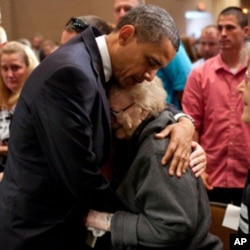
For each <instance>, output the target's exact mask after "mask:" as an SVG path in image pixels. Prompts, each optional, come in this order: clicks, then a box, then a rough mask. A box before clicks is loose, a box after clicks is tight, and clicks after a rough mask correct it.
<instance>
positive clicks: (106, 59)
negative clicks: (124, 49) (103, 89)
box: [95, 35, 112, 82]
mask: <svg viewBox="0 0 250 250" xmlns="http://www.w3.org/2000/svg"><path fill="white" fill-rule="evenodd" d="M95 40H96V43H97V47H98V48H99V51H100V54H101V58H102V64H103V70H104V76H105V81H106V82H108V81H109V80H110V78H111V76H112V67H111V61H110V56H109V52H108V47H107V43H106V39H105V35H102V36H98V37H96V38H95Z"/></svg>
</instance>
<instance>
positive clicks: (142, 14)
mask: <svg viewBox="0 0 250 250" xmlns="http://www.w3.org/2000/svg"><path fill="white" fill-rule="evenodd" d="M97 36H98V37H97ZM178 46H179V36H178V31H177V28H176V26H175V24H174V22H173V20H172V18H171V17H170V16H169V14H168V13H167V12H166V11H165V10H163V9H162V8H160V7H156V6H140V7H138V8H135V9H133V10H132V11H131V12H129V14H128V15H127V16H126V18H124V19H123V20H122V21H121V22H120V24H119V25H118V26H117V28H116V29H115V30H114V31H113V32H112V33H111V34H109V35H108V36H106V37H105V36H99V34H98V32H97V31H96V30H95V29H94V28H90V27H89V28H87V29H86V30H85V31H84V32H83V33H81V34H80V35H79V36H77V37H75V38H73V39H72V40H71V41H69V42H68V43H67V44H66V45H64V46H62V47H61V48H59V49H58V50H57V51H55V52H54V53H53V54H51V55H50V56H49V57H48V58H47V59H45V60H44V61H43V62H42V63H41V64H40V65H39V66H38V68H36V69H35V70H34V72H33V73H32V74H31V76H30V77H29V79H28V80H27V82H26V84H25V86H24V89H23V92H22V94H21V96H20V99H19V103H18V105H17V107H16V110H15V114H14V118H13V123H12V127H11V137H10V141H9V155H8V162H7V166H6V169H5V174H4V178H3V181H2V183H1V189H0V247H1V249H4V250H14V249H18V250H39V249H42V250H44V249H46V250H49V249H51V250H52V249H53V250H57V249H58V250H59V249H60V250H63V249H74V250H78V249H87V246H86V245H85V243H84V242H85V238H84V237H85V229H84V227H83V223H82V218H83V217H84V216H85V215H86V214H87V212H88V210H89V209H90V208H93V209H95V210H102V211H103V210H104V211H105V210H108V211H110V209H111V208H112V199H113V197H112V192H111V191H110V188H109V183H108V182H107V180H106V179H105V178H104V177H103V176H102V175H101V174H100V167H101V166H102V165H103V164H104V163H105V161H106V160H107V158H108V155H109V150H110V144H111V132H110V121H109V119H110V116H109V106H108V102H107V97H106V93H105V90H106V91H107V90H108V83H107V82H108V81H109V80H110V78H111V76H113V77H114V79H115V80H116V81H118V82H119V84H121V86H124V87H126V86H127V85H131V84H136V83H140V82H142V81H143V80H145V79H146V80H152V79H153V77H154V76H155V74H156V71H157V70H158V69H159V68H160V67H163V66H165V65H166V64H167V63H168V62H169V61H170V60H171V59H172V58H173V57H174V55H175V53H176V50H177V48H178ZM188 124H189V122H187V126H188ZM192 132H193V130H192V129H191V133H190V132H188V133H187V134H188V136H189V137H192V136H190V134H192ZM186 151H188V149H186Z"/></svg>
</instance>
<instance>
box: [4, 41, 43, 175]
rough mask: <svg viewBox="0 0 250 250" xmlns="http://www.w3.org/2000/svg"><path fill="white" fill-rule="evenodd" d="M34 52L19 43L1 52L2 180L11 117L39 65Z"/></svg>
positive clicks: (13, 43) (10, 45)
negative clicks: (24, 88) (28, 80)
mask: <svg viewBox="0 0 250 250" xmlns="http://www.w3.org/2000/svg"><path fill="white" fill-rule="evenodd" d="M38 63H39V62H38V60H37V58H36V56H35V54H34V52H33V51H32V50H31V48H29V47H28V46H26V45H23V44H21V43H20V42H17V41H12V42H8V43H6V44H5V45H4V46H3V47H2V49H1V52H0V70H1V74H0V172H1V173H0V179H1V178H2V172H3V170H4V165H5V162H6V155H7V152H8V146H7V143H8V139H9V128H10V122H11V117H12V115H13V112H14V110H15V106H16V103H17V101H18V98H19V95H20V93H21V90H22V88H23V85H24V82H25V80H26V79H27V77H28V76H29V75H30V73H31V72H32V71H33V69H34V68H35V67H36V66H37V65H38Z"/></svg>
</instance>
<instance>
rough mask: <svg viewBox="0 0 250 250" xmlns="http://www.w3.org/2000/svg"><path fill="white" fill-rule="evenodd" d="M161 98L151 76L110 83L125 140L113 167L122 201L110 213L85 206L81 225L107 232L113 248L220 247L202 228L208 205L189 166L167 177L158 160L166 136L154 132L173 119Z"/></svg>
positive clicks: (116, 123)
mask: <svg viewBox="0 0 250 250" xmlns="http://www.w3.org/2000/svg"><path fill="white" fill-rule="evenodd" d="M165 98H166V93H165V91H164V89H163V87H162V84H161V82H160V80H159V79H157V78H155V80H154V81H153V82H148V83H144V84H140V85H136V86H132V87H130V88H126V89H121V88H119V87H117V86H116V87H112V88H111V90H110V96H109V101H110V107H111V116H112V128H113V130H114V134H115V136H116V138H118V139H120V140H128V141H129V147H128V154H126V156H125V157H124V158H120V159H119V162H118V164H117V168H116V171H115V172H114V173H115V176H114V183H113V184H114V185H113V186H116V184H118V185H117V189H116V194H117V197H118V199H119V201H120V202H121V204H122V205H121V206H120V207H118V209H117V211H115V212H114V214H108V213H105V212H97V211H93V210H91V211H90V212H89V215H88V217H87V219H86V226H87V227H92V228H97V229H101V230H104V231H110V232H111V243H112V245H113V247H115V248H117V249H210V250H213V249H222V245H221V242H220V241H219V239H218V238H217V237H215V236H213V235H211V234H210V233H209V232H208V231H209V227H210V210H209V209H210V208H209V202H208V198H207V194H206V190H205V189H204V186H203V184H202V181H201V179H200V178H196V177H195V176H194V174H193V172H192V170H191V169H187V172H186V174H184V175H183V176H182V177H181V178H178V177H176V176H172V177H171V176H169V174H168V171H166V169H165V168H164V167H163V166H162V165H161V163H160V161H161V157H162V154H163V153H164V151H165V149H166V147H167V145H168V143H169V138H165V139H163V140H160V141H159V140H155V139H154V134H155V133H156V132H157V131H160V130H161V129H162V128H164V127H165V126H166V125H168V124H172V123H175V119H174V118H173V116H172V114H171V113H170V112H168V111H166V104H165V101H164V100H165ZM121 163H123V164H122V165H123V166H125V168H123V167H122V166H121ZM169 165H170V162H169V163H168V164H167V166H166V168H169Z"/></svg>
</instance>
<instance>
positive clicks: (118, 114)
mask: <svg viewBox="0 0 250 250" xmlns="http://www.w3.org/2000/svg"><path fill="white" fill-rule="evenodd" d="M133 105H135V103H134V102H133V103H131V104H130V105H128V106H127V107H126V108H124V109H121V110H120V111H114V110H110V113H111V115H113V117H114V118H117V117H118V116H120V115H121V114H123V113H124V112H125V111H126V110H128V109H130V108H131V107H132V106H133Z"/></svg>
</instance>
